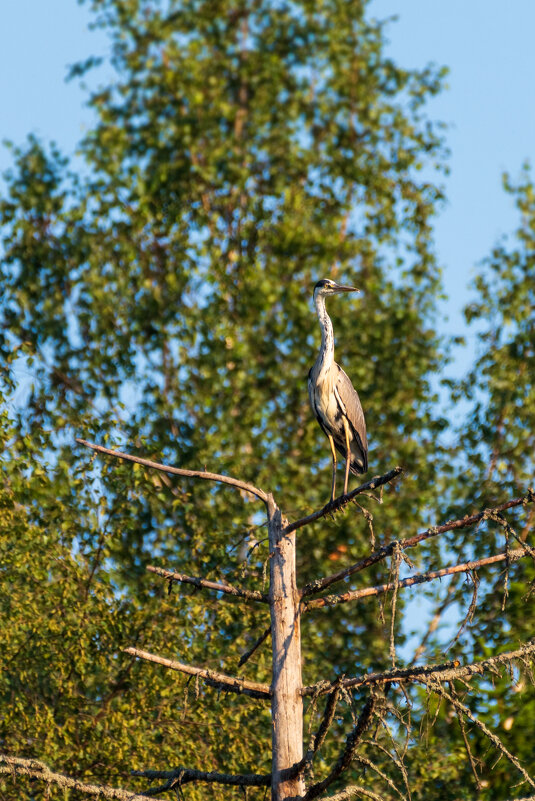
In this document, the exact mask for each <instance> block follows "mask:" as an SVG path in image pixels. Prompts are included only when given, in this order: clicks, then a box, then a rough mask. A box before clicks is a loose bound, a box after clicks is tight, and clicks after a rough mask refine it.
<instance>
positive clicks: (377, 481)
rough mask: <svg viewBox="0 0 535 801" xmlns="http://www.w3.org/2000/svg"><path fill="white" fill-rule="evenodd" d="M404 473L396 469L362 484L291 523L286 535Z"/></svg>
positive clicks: (285, 530)
mask: <svg viewBox="0 0 535 801" xmlns="http://www.w3.org/2000/svg"><path fill="white" fill-rule="evenodd" d="M402 472H403V468H402V467H394V468H393V469H392V470H389V471H388V473H385V474H384V475H383V476H374V477H373V478H372V479H370V481H366V483H365V484H361V485H360V487H356V489H354V490H351V492H348V493H347V495H340V497H339V498H336V499H335V500H334V501H329V503H326V504H325V506H324V507H323V508H322V509H318V510H317V511H316V512H312V514H310V515H307V516H306V517H301V518H300V519H299V520H295V521H294V522H293V523H289V524H288V525H287V526H286V528H285V529H284V532H283V533H284V534H285V535H288V534H291V533H292V532H293V531H297V529H298V528H303V526H307V525H308V524H309V523H313V522H314V521H315V520H319V518H320V517H325V516H326V515H328V514H332V513H333V512H337V511H338V510H339V509H342V508H343V507H344V506H345V505H346V504H348V503H349V502H350V501H352V500H353V498H356V497H357V495H361V494H362V493H363V492H368V491H369V490H374V489H377V487H382V486H383V484H388V482H389V481H392V480H393V479H394V478H396V477H397V476H399V474H400V473H402Z"/></svg>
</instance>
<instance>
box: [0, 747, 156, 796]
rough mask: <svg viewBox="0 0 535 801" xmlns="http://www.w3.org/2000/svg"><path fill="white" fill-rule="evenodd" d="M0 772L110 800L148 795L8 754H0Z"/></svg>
mask: <svg viewBox="0 0 535 801" xmlns="http://www.w3.org/2000/svg"><path fill="white" fill-rule="evenodd" d="M0 774H1V775H4V776H27V777H28V778H29V779H32V780H34V781H35V780H37V781H42V782H44V783H45V784H47V785H48V786H49V787H50V785H52V784H54V785H56V786H57V787H61V788H62V789H63V791H64V792H67V791H68V790H77V791H78V792H79V793H85V794H86V795H90V796H91V795H93V796H97V797H98V798H109V799H112V801H146V799H147V798H150V797H151V796H150V795H147V794H145V793H136V792H133V791H130V790H124V789H123V788H120V787H110V786H108V785H106V784H87V783H86V782H83V781H81V780H80V779H75V778H74V777H72V776H65V775H64V774H63V773H55V772H54V771H52V770H50V768H49V767H48V766H47V765H45V764H44V762H40V761H38V760H37V759H21V758H19V757H12V756H9V755H8V754H0Z"/></svg>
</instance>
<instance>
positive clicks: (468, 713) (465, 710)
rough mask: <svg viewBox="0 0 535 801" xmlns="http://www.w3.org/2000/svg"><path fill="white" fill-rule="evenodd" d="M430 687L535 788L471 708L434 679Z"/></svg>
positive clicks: (531, 780)
mask: <svg viewBox="0 0 535 801" xmlns="http://www.w3.org/2000/svg"><path fill="white" fill-rule="evenodd" d="M428 687H429V689H430V690H431V691H432V692H434V693H436V694H437V695H440V696H442V697H443V698H445V699H446V700H447V701H449V702H450V704H451V705H452V706H453V707H454V709H455V710H456V711H457V712H461V713H462V714H463V715H464V716H465V717H467V718H468V720H471V721H472V723H473V724H474V725H475V726H477V727H478V729H480V730H481V731H482V732H483V734H484V735H485V736H486V737H487V739H488V740H490V742H491V743H492V744H493V746H494V747H495V748H496V749H497V750H498V751H499V752H500V753H501V754H503V755H504V756H505V757H507V759H508V760H509V762H510V763H511V764H512V765H514V766H515V768H516V769H517V770H518V772H519V773H520V774H521V775H522V776H523V777H524V781H526V782H527V783H528V784H529V785H531V787H535V781H533V779H532V778H531V776H530V775H529V773H528V772H527V771H526V770H525V769H524V768H523V767H522V765H521V764H520V762H519V761H518V759H517V758H516V757H515V756H514V755H513V754H512V753H511V752H510V751H509V750H508V749H507V748H506V747H505V745H504V744H503V743H502V741H501V740H500V738H499V737H497V736H496V735H495V734H494V732H492V731H491V730H490V729H489V728H488V726H486V725H485V724H484V723H483V721H481V720H479V718H476V716H475V715H474V713H473V712H472V710H471V709H470V708H469V707H467V706H466V705H465V704H463V703H462V702H461V701H459V699H458V698H454V697H453V695H451V694H450V693H448V692H447V691H446V690H445V689H444V688H443V687H442V685H441V684H439V682H438V681H435V680H434V679H433V680H432V681H430V682H428Z"/></svg>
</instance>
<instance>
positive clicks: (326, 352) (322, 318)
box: [314, 295, 334, 381]
mask: <svg viewBox="0 0 535 801" xmlns="http://www.w3.org/2000/svg"><path fill="white" fill-rule="evenodd" d="M314 303H315V305H316V313H317V315H318V320H319V324H320V328H321V349H320V352H319V354H318V358H317V359H316V364H315V367H316V368H317V370H318V379H319V380H320V381H321V380H322V378H323V377H324V376H326V375H327V374H328V372H329V370H330V368H331V366H332V363H333V362H334V333H333V324H332V323H331V318H330V317H329V315H328V314H327V309H326V308H325V298H324V297H323V295H316V297H315V298H314Z"/></svg>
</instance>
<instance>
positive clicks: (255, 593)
mask: <svg viewBox="0 0 535 801" xmlns="http://www.w3.org/2000/svg"><path fill="white" fill-rule="evenodd" d="M147 570H148V571H149V573H156V575H158V576H161V577H162V578H164V579H168V580H169V581H170V582H173V581H175V582H182V583H183V584H192V585H193V586H194V587H198V588H203V589H206V590H215V591H216V592H222V593H224V594H226V595H234V596H235V597H236V598H243V599H244V600H246V601H261V602H262V603H265V604H267V603H269V598H268V596H267V595H266V594H265V593H263V592H260V591H259V590H246V589H243V588H242V587H236V586H234V585H233V584H227V583H225V582H220V581H209V580H208V579H203V578H197V577H195V576H186V575H184V573H176V572H175V571H173V570H164V569H163V568H161V567H153V566H152V565H149V566H148V567H147Z"/></svg>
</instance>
